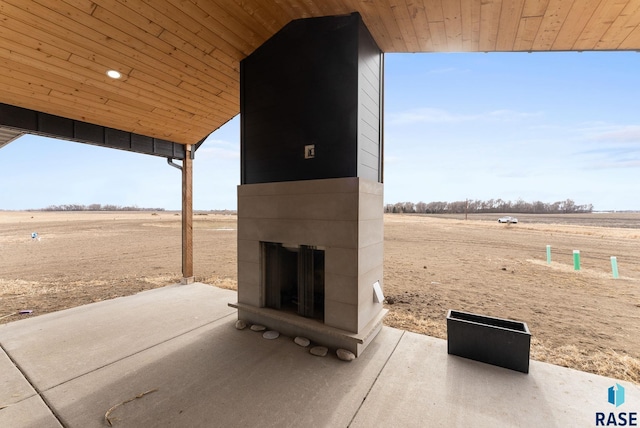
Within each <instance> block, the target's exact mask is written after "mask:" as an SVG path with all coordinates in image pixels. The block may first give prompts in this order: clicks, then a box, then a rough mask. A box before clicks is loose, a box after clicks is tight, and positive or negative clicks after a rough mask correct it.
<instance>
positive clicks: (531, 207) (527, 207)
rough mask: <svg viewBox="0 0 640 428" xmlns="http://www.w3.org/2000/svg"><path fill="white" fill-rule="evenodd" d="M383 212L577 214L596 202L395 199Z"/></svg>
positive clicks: (589, 208) (590, 207)
mask: <svg viewBox="0 0 640 428" xmlns="http://www.w3.org/2000/svg"><path fill="white" fill-rule="evenodd" d="M384 212H385V213H402V214H411V213H415V214H464V213H469V214H473V213H475V214H490V213H517V214H577V213H591V212H593V204H584V205H578V204H576V203H575V202H574V201H573V200H571V199H567V200H565V201H557V202H553V203H547V202H541V201H534V202H526V201H524V200H522V199H518V200H517V201H515V202H512V201H504V200H502V199H489V200H488V201H481V200H479V199H476V200H470V199H469V200H466V201H455V202H422V201H421V202H417V203H414V202H396V203H395V204H386V205H385V206H384Z"/></svg>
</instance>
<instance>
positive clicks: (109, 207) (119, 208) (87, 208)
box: [36, 204, 164, 211]
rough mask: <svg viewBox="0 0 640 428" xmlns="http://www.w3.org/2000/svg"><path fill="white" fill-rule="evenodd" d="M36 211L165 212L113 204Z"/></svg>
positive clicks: (65, 206) (63, 206)
mask: <svg viewBox="0 0 640 428" xmlns="http://www.w3.org/2000/svg"><path fill="white" fill-rule="evenodd" d="M36 211H164V208H141V207H138V206H136V205H133V206H124V207H123V206H120V205H113V204H105V205H102V204H90V205H81V204H66V205H49V206H48V207H46V208H41V209H39V210H36Z"/></svg>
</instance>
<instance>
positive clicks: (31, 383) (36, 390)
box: [0, 343, 67, 428]
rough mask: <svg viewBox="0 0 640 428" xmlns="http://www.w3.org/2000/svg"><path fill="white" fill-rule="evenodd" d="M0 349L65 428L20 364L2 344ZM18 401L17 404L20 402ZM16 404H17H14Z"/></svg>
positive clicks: (64, 425)
mask: <svg viewBox="0 0 640 428" xmlns="http://www.w3.org/2000/svg"><path fill="white" fill-rule="evenodd" d="M0 349H2V351H3V352H4V353H5V355H6V356H7V358H8V359H9V361H11V364H13V366H14V367H15V368H16V369H17V370H18V371H19V372H20V374H21V375H22V377H23V378H24V379H25V380H26V381H27V382H29V385H31V388H33V390H34V391H35V392H36V395H37V396H38V397H40V399H41V400H42V402H43V403H44V404H45V406H47V408H48V409H49V411H50V412H51V414H52V415H53V417H54V418H56V420H57V421H58V423H59V424H60V425H61V426H62V427H65V428H66V427H67V425H66V424H65V423H64V422H63V421H62V419H61V417H60V415H59V414H58V412H57V411H56V409H55V408H54V407H53V406H52V405H51V404H50V403H49V401H48V400H47V398H46V397H45V396H44V395H43V394H42V391H40V389H39V388H38V387H37V386H36V385H35V383H33V382H32V381H31V379H30V378H29V376H28V375H27V374H26V373H25V372H24V370H22V367H20V364H18V362H17V361H16V360H14V359H13V357H12V356H11V354H10V353H9V351H7V350H6V349H5V348H4V346H2V343H0ZM31 397H33V395H32V396H29V397H27V398H25V399H24V400H27V399H29V398H31ZM24 400H20V401H24ZM20 401H18V403H19V402H20ZM14 404H17V403H14Z"/></svg>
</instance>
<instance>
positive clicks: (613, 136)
mask: <svg viewBox="0 0 640 428" xmlns="http://www.w3.org/2000/svg"><path fill="white" fill-rule="evenodd" d="M590 139H592V140H596V141H614V142H618V143H626V142H631V143H640V126H639V125H623V126H613V127H609V129H600V130H599V132H598V133H596V134H595V135H592V136H591V137H590Z"/></svg>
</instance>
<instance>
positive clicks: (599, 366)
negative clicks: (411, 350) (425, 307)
mask: <svg viewBox="0 0 640 428" xmlns="http://www.w3.org/2000/svg"><path fill="white" fill-rule="evenodd" d="M385 324H386V325H388V326H390V327H394V328H398V329H401V330H407V331H411V332H414V333H419V334H425V335H427V336H432V337H437V338H440V339H446V338H447V325H446V322H445V321H435V320H432V319H424V318H417V317H415V316H413V315H411V314H403V313H400V312H394V311H389V314H388V315H387V317H386V318H385ZM531 359H533V360H536V361H541V362H545V363H550V364H555V365H558V366H562V367H568V368H572V369H575V370H580V371H583V372H588V373H593V374H597V375H600V376H606V377H612V378H615V379H620V380H625V381H628V382H634V383H636V384H640V360H639V359H637V358H633V357H630V356H628V355H624V354H620V353H618V352H616V351H614V350H607V351H595V352H591V353H589V352H587V351H584V350H580V349H578V348H577V347H576V346H574V345H566V346H560V347H550V346H547V345H545V343H543V342H542V341H541V340H539V339H537V338H535V337H533V338H532V339H531Z"/></svg>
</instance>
